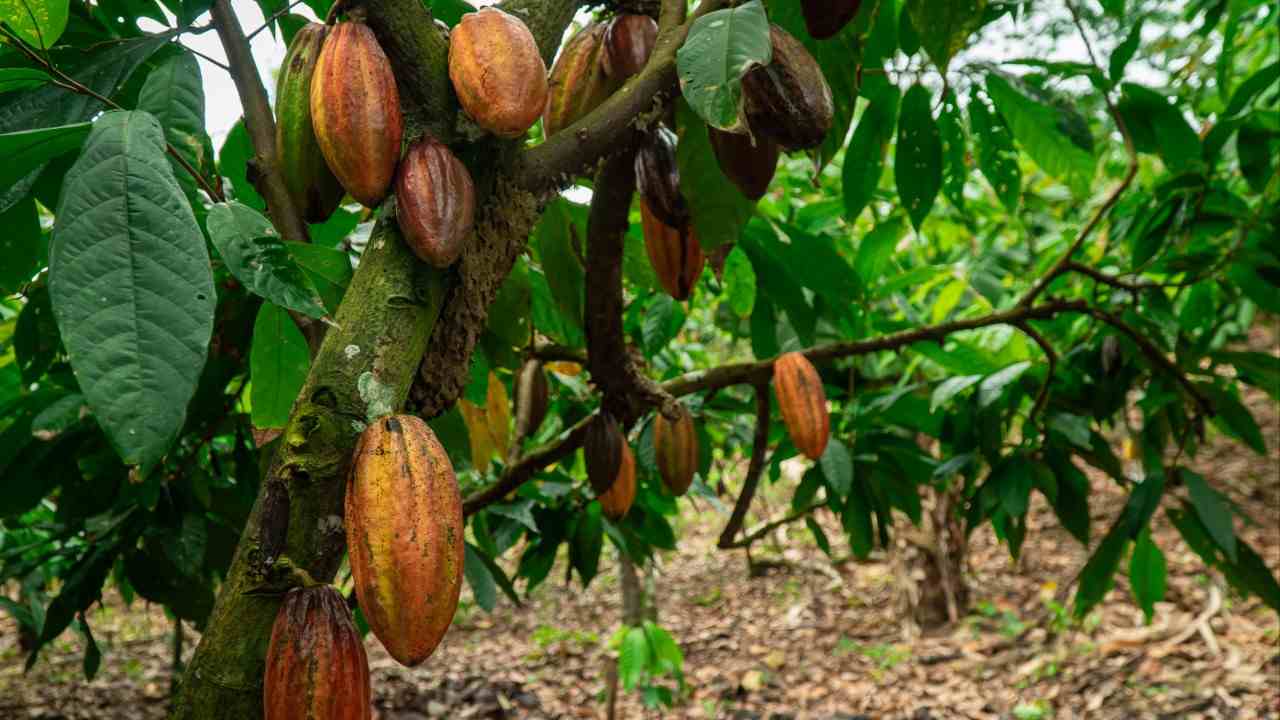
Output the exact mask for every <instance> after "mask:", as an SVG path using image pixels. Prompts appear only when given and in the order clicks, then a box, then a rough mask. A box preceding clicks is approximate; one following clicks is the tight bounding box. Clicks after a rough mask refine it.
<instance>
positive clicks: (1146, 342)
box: [1087, 308, 1214, 417]
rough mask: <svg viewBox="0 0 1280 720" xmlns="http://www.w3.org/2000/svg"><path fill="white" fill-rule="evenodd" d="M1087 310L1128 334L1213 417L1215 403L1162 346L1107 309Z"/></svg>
mask: <svg viewBox="0 0 1280 720" xmlns="http://www.w3.org/2000/svg"><path fill="white" fill-rule="evenodd" d="M1087 312H1088V314H1089V315H1091V316H1093V317H1095V318H1097V319H1098V320H1101V321H1102V322H1104V323H1106V324H1108V325H1110V326H1111V327H1113V328H1115V329H1117V330H1119V331H1120V332H1122V333H1124V334H1125V335H1128V336H1129V339H1130V340H1133V342H1134V343H1136V344H1137V345H1138V348H1139V349H1140V350H1142V353H1143V354H1144V355H1146V356H1147V359H1149V360H1150V361H1151V362H1153V363H1155V364H1156V365H1158V366H1160V369H1162V370H1164V371H1165V372H1166V373H1168V374H1169V375H1172V376H1173V378H1174V380H1177V381H1178V384H1179V385H1181V386H1182V388H1183V389H1184V390H1186V392H1187V394H1188V395H1190V396H1191V399H1192V400H1194V401H1195V403H1196V405H1198V406H1199V407H1200V411H1201V412H1202V413H1204V414H1205V415H1207V416H1209V417H1213V414H1214V412H1213V405H1212V404H1210V402H1209V399H1208V398H1206V397H1205V396H1204V394H1203V393H1201V392H1200V390H1199V389H1198V388H1196V386H1195V385H1194V384H1193V383H1192V382H1191V379H1190V378H1188V377H1187V374H1186V373H1184V372H1182V370H1181V369H1179V368H1178V366H1177V365H1175V364H1174V363H1173V361H1172V360H1170V359H1169V358H1168V356H1166V355H1165V354H1164V352H1163V351H1161V350H1160V348H1158V347H1156V346H1155V345H1154V344H1153V343H1152V342H1151V340H1150V339H1148V338H1147V337H1146V336H1145V335H1143V334H1142V333H1140V332H1138V331H1137V330H1136V329H1134V328H1133V326H1132V325H1130V324H1128V323H1126V322H1125V321H1123V320H1121V319H1120V318H1118V317H1116V316H1115V315H1112V314H1111V313H1109V312H1107V311H1105V310H1102V309H1100V308H1089V310H1088V311H1087Z"/></svg>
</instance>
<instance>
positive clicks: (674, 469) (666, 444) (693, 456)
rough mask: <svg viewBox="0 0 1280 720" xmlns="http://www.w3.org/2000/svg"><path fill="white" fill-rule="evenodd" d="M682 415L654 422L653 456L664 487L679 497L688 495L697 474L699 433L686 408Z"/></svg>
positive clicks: (661, 418)
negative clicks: (694, 475)
mask: <svg viewBox="0 0 1280 720" xmlns="http://www.w3.org/2000/svg"><path fill="white" fill-rule="evenodd" d="M679 407H680V415H679V417H677V418H676V419H675V420H668V419H667V418H666V416H665V415H663V414H662V413H658V414H657V416H656V417H654V419H653V454H654V457H655V458H656V459H657V461H658V473H659V474H660V475H661V476H662V484H663V485H664V486H665V487H666V488H667V490H668V491H670V493H671V494H672V495H675V496H677V497H679V496H681V495H684V494H685V493H686V492H688V491H689V486H690V485H692V484H693V474H694V473H695V472H697V470H698V431H697V430H696V429H695V428H694V427H693V416H692V415H690V414H689V410H688V409H687V408H685V406H684V405H680V406H679Z"/></svg>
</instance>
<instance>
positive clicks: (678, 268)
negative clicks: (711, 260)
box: [640, 200, 706, 301]
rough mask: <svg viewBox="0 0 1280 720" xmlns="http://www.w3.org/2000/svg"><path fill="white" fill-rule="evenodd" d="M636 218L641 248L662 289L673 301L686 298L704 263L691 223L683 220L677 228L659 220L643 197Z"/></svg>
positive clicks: (704, 259)
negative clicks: (641, 236)
mask: <svg viewBox="0 0 1280 720" xmlns="http://www.w3.org/2000/svg"><path fill="white" fill-rule="evenodd" d="M640 220H641V228H642V229H643V231H644V249H645V251H646V252H647V253H648V254H649V264H650V265H652V266H653V272H654V274H655V275H657V276H658V282H659V283H661V284H662V289H663V290H666V291H667V294H668V295H670V296H671V297H673V298H675V299H676V300H680V301H684V300H688V299H689V296H690V295H692V294H693V287H694V285H695V284H696V283H697V282H698V277H699V276H701V275H702V268H703V266H704V265H705V264H706V257H705V256H704V255H703V254H702V248H701V247H700V246H699V245H698V235H697V233H696V232H694V229H693V223H691V222H688V221H685V222H684V223H683V224H682V225H681V226H680V227H678V228H677V227H672V226H670V225H668V224H666V223H664V222H662V219H661V218H659V217H658V216H657V215H656V214H655V213H654V212H653V210H651V209H650V208H649V204H648V203H646V202H645V201H644V200H641V201H640Z"/></svg>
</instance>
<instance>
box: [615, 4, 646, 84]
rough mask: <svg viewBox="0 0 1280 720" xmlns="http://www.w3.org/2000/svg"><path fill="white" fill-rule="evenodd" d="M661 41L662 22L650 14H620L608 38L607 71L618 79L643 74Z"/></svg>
mask: <svg viewBox="0 0 1280 720" xmlns="http://www.w3.org/2000/svg"><path fill="white" fill-rule="evenodd" d="M657 41H658V23H656V22H654V21H653V18H651V17H649V16H648V15H619V16H617V17H615V18H614V19H613V21H612V22H610V23H609V30H608V33H607V34H606V35H605V40H604V47H605V53H604V71H605V72H606V73H608V74H609V77H611V78H614V79H615V80H619V81H621V80H626V79H627V78H629V77H631V76H632V75H639V74H640V71H641V70H643V69H644V66H645V64H646V63H648V62H649V56H650V55H652V54H653V46H654V43H656V42H657Z"/></svg>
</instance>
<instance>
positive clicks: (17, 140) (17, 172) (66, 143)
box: [0, 122, 93, 188]
mask: <svg viewBox="0 0 1280 720" xmlns="http://www.w3.org/2000/svg"><path fill="white" fill-rule="evenodd" d="M92 127H93V125H92V124H91V123H87V122H82V123H76V124H74V125H61V126H58V127H44V128H39V129H36V130H18V131H16V132H9V133H4V134H3V135H0V157H3V158H4V159H5V161H4V163H3V164H0V188H7V187H9V186H10V185H13V184H14V183H16V182H17V181H19V180H21V179H22V178H24V177H26V176H27V175H29V174H31V173H33V172H36V171H38V170H39V169H40V168H42V167H44V164H45V163H46V162H48V161H49V160H52V159H53V158H55V157H58V156H59V155H63V154H66V153H69V152H74V151H76V150H79V149H80V145H81V144H82V143H83V142H84V139H85V138H86V137H88V136H89V130H90V128H92Z"/></svg>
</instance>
